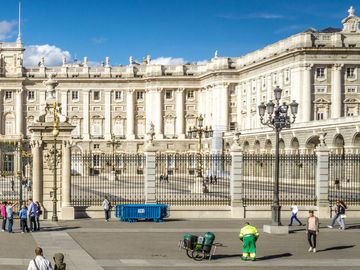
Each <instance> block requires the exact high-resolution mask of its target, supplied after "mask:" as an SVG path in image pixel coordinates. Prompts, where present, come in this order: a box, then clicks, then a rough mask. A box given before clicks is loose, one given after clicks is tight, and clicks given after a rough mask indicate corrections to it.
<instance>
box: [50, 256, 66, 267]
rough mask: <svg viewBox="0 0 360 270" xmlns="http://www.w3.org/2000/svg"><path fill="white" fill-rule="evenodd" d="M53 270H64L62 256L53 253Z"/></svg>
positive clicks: (64, 264) (64, 265)
mask: <svg viewBox="0 0 360 270" xmlns="http://www.w3.org/2000/svg"><path fill="white" fill-rule="evenodd" d="M53 259H54V263H55V264H54V270H66V263H64V254H62V253H55V254H54V257H53Z"/></svg>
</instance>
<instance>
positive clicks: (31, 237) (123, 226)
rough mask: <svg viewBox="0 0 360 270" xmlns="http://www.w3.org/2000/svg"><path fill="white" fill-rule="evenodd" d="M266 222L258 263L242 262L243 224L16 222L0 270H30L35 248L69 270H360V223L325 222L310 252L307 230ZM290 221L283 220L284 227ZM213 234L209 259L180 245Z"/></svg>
mask: <svg viewBox="0 0 360 270" xmlns="http://www.w3.org/2000/svg"><path fill="white" fill-rule="evenodd" d="M267 222H268V220H253V221H251V223H252V224H254V225H255V226H257V227H258V228H259V229H260V234H261V235H260V238H259V241H258V243H257V246H258V253H257V257H258V260H257V261H256V262H243V261H241V248H240V244H241V242H240V241H239V239H238V234H239V230H240V227H241V226H242V224H243V220H236V219H227V220H225V219H221V220H220V219H211V220H209V219H206V220H205V219H197V220H195V219H193V220H166V221H165V222H162V223H152V222H137V223H121V222H118V221H117V220H115V219H113V220H111V221H110V222H109V223H105V222H104V221H103V220H100V219H80V220H75V221H59V222H58V223H50V222H43V230H42V231H40V232H38V233H33V234H21V233H20V231H19V226H18V221H17V220H16V221H15V233H14V234H12V235H9V234H8V233H2V234H0V245H1V255H0V269H4V270H20V269H26V268H27V265H28V263H29V260H30V259H31V258H32V257H33V250H34V249H35V247H36V246H37V245H39V246H41V247H42V248H43V249H44V251H45V256H46V257H48V258H49V259H50V258H52V255H53V254H54V253H56V252H63V253H64V254H65V261H66V263H67V267H68V268H67V269H68V270H75V269H87V270H93V269H94V270H95V269H99V270H101V269H106V270H117V269H147V270H150V269H159V268H161V269H194V268H202V269H206V268H210V269H224V268H225V269H239V266H240V267H241V266H242V267H244V269H324V270H325V269H340V268H341V269H359V268H360V259H359V257H358V254H360V245H359V244H358V242H359V240H360V235H359V232H360V220H355V219H354V220H347V223H348V226H349V228H348V230H346V231H340V230H338V229H328V228H326V225H327V224H328V223H329V220H321V230H320V235H319V238H318V252H317V253H315V254H313V253H308V252H307V249H308V244H307V240H306V235H305V228H304V227H299V226H293V227H291V230H292V232H291V233H290V234H289V235H269V234H263V233H262V224H266V223H267ZM285 223H287V221H286V220H284V224H285ZM207 231H212V232H214V233H215V235H216V240H215V242H221V243H223V244H224V247H219V248H218V249H217V251H216V254H215V256H214V257H213V259H212V260H211V261H202V262H196V261H193V260H191V259H189V258H188V257H187V256H186V254H185V251H183V250H179V248H178V241H179V240H180V239H182V237H183V234H184V233H185V232H190V233H193V234H197V235H200V234H203V233H205V232H207Z"/></svg>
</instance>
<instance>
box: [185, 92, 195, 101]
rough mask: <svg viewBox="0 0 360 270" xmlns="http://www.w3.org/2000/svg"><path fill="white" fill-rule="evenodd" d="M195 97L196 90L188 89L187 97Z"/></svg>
mask: <svg viewBox="0 0 360 270" xmlns="http://www.w3.org/2000/svg"><path fill="white" fill-rule="evenodd" d="M194 97H195V93H194V90H188V91H187V98H188V99H193V98H194Z"/></svg>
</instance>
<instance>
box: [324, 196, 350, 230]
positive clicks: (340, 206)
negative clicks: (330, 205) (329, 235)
mask: <svg viewBox="0 0 360 270" xmlns="http://www.w3.org/2000/svg"><path fill="white" fill-rule="evenodd" d="M346 209H347V206H346V204H345V203H344V202H343V201H339V200H338V201H336V205H335V215H334V217H333V219H332V221H331V224H330V225H328V227H329V228H330V229H332V228H334V226H335V222H338V223H339V225H340V229H342V230H345V218H346V215H345V211H346Z"/></svg>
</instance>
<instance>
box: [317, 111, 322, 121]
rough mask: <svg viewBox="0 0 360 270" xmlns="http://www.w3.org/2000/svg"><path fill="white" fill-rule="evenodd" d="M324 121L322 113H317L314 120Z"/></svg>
mask: <svg viewBox="0 0 360 270" xmlns="http://www.w3.org/2000/svg"><path fill="white" fill-rule="evenodd" d="M323 119H324V113H323V112H318V113H317V114H316V120H323Z"/></svg>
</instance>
